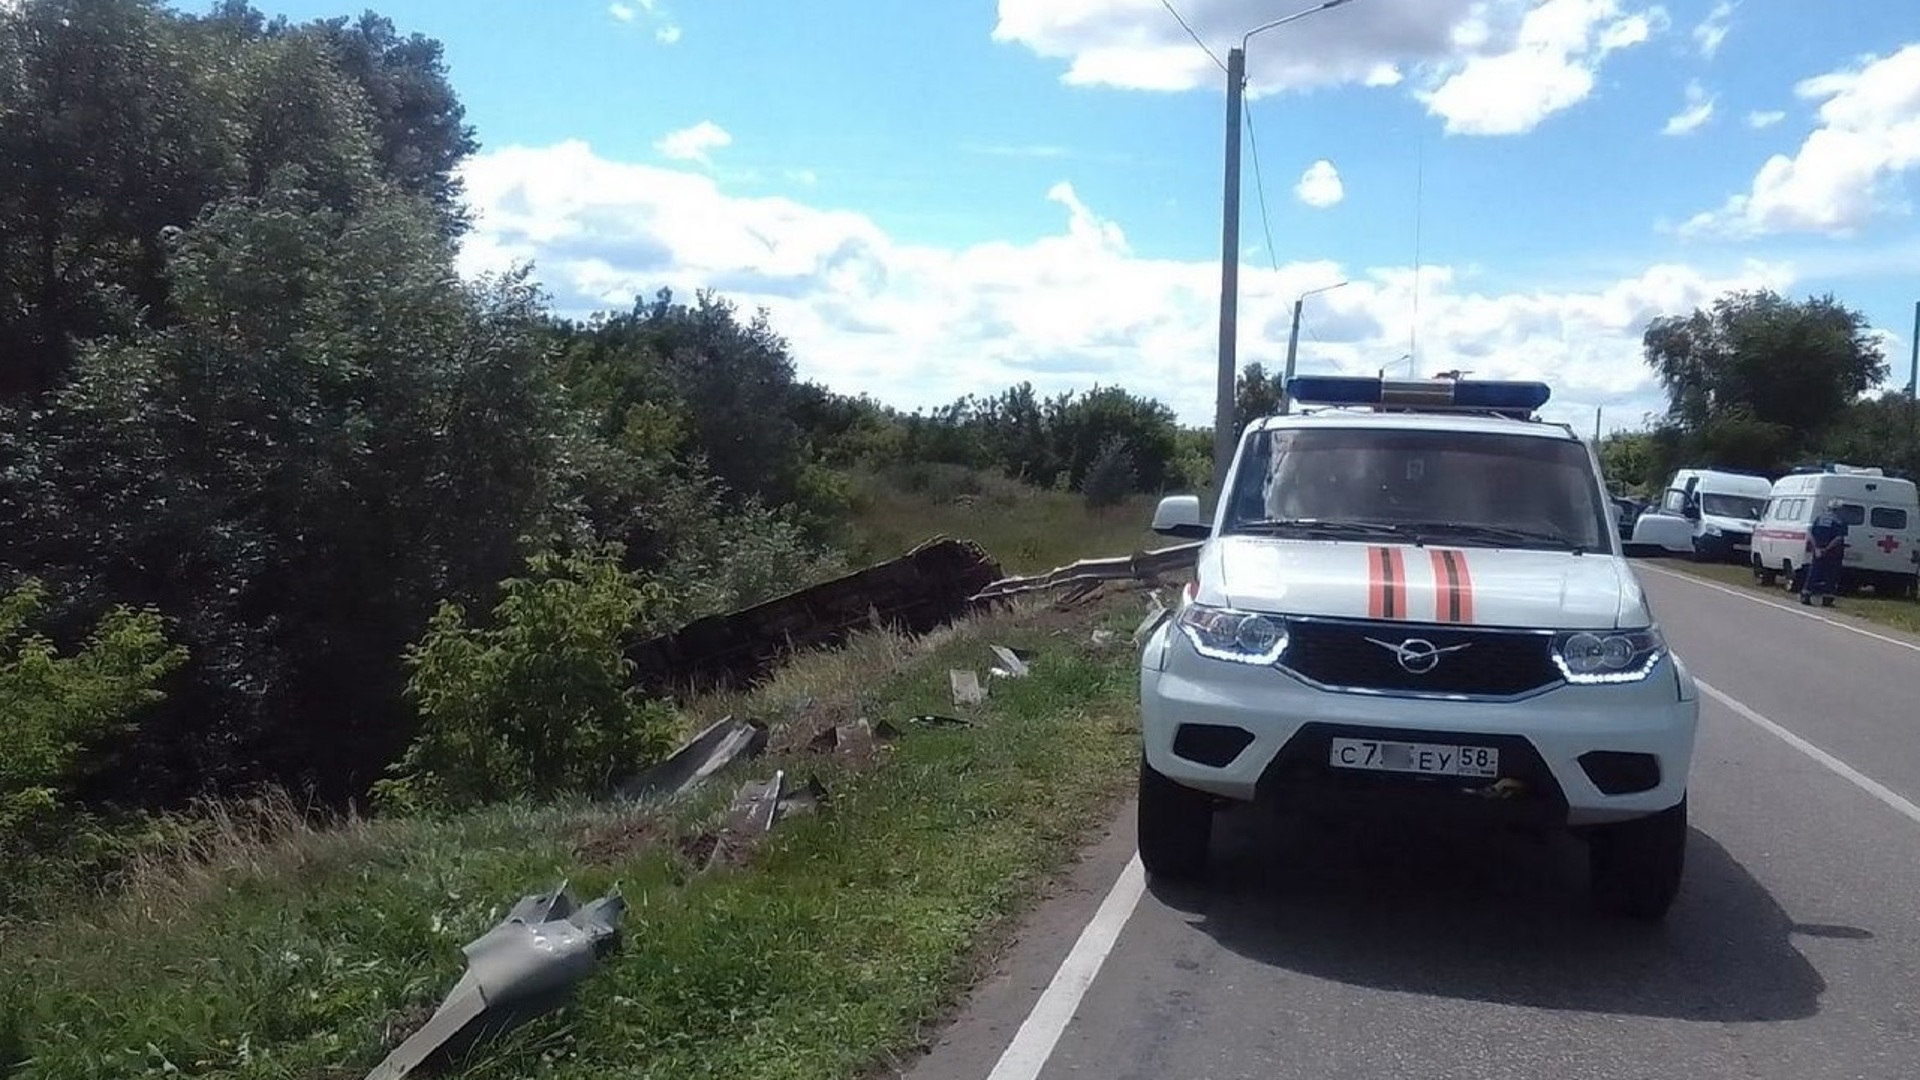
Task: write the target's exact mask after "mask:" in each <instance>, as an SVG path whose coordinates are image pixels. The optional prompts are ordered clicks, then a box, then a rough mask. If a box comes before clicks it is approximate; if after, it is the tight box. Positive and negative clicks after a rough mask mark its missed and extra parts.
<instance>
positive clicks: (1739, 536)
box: [1693, 529, 1753, 563]
mask: <svg viewBox="0 0 1920 1080" xmlns="http://www.w3.org/2000/svg"><path fill="white" fill-rule="evenodd" d="M1693 549H1694V551H1696V552H1698V553H1699V554H1700V555H1702V556H1704V557H1706V558H1713V559H1721V560H1725V561H1727V562H1737V563H1746V562H1747V561H1749V560H1750V559H1751V558H1752V553H1753V534H1752V533H1750V532H1736V531H1734V530H1731V529H1723V530H1721V531H1720V532H1719V533H1718V534H1714V533H1708V532H1701V533H1699V534H1698V535H1696V536H1695V537H1694V538H1693Z"/></svg>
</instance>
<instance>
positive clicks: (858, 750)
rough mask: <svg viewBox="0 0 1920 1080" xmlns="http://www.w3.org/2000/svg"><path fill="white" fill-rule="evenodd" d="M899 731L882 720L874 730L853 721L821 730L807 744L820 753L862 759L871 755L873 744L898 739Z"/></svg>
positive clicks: (864, 723) (862, 721)
mask: <svg viewBox="0 0 1920 1080" xmlns="http://www.w3.org/2000/svg"><path fill="white" fill-rule="evenodd" d="M899 734H900V731H899V729H897V728H895V727H894V726H893V725H892V724H889V723H887V722H886V721H884V720H882V721H881V722H880V727H879V728H875V727H873V726H872V725H870V724H868V723H867V722H866V721H865V720H854V721H851V722H849V723H845V724H835V725H834V726H832V727H830V728H822V729H821V731H820V734H818V735H815V736H814V737H813V740H812V741H811V742H809V743H808V744H807V747H808V748H809V749H811V750H816V751H819V752H821V753H829V754H842V755H845V756H847V757H852V758H864V757H866V756H868V755H869V754H871V753H873V750H874V746H875V744H876V743H877V742H878V741H880V740H882V739H888V738H895V737H898V736H899Z"/></svg>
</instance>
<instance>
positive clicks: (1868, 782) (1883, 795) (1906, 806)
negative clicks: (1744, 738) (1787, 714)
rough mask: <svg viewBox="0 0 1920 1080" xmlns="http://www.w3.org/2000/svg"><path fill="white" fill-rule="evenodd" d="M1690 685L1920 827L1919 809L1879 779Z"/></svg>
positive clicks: (1736, 704) (1720, 696) (1708, 688)
mask: <svg viewBox="0 0 1920 1080" xmlns="http://www.w3.org/2000/svg"><path fill="white" fill-rule="evenodd" d="M1693 683H1694V685H1695V686H1698V687H1699V688H1700V692H1701V693H1703V694H1705V695H1707V696H1708V697H1710V698H1712V699H1713V700H1715V701H1717V702H1719V703H1720V704H1722V705H1725V706H1726V707H1727V708H1729V709H1732V710H1733V711H1734V712H1735V713H1737V714H1738V715H1740V716H1741V717H1742V718H1744V719H1746V720H1748V721H1749V722H1751V723H1752V724H1754V725H1755V726H1757V727H1759V728H1760V729H1762V730H1763V731H1766V732H1768V733H1770V734H1772V735H1774V736H1776V737H1777V738H1779V739H1780V741H1781V742H1784V743H1786V744H1787V745H1788V746H1791V747H1793V748H1794V749H1795V750H1798V751H1800V752H1801V753H1803V754H1805V755H1807V756H1808V757H1810V758H1812V759H1813V760H1815V761H1817V762H1819V763H1820V764H1822V765H1825V766H1826V767H1827V768H1828V769H1831V770H1832V771H1833V772H1834V773H1836V774H1838V775H1839V777H1840V778H1841V779H1843V780H1845V781H1846V782H1848V783H1850V784H1852V785H1853V786H1854V787H1857V788H1859V789H1860V790H1861V791H1864V792H1866V793H1867V794H1869V795H1871V796H1873V797H1874V798H1876V799H1879V800H1880V801H1881V802H1883V803H1885V804H1886V805H1888V806H1890V807H1892V808H1893V809H1894V810H1895V811H1897V812H1899V813H1900V814H1901V815H1902V816H1904V817H1906V818H1908V819H1909V820H1911V821H1913V822H1914V823H1915V824H1920V806H1915V805H1914V804H1913V803H1911V802H1909V801H1907V800H1906V799H1904V798H1902V797H1901V796H1900V795H1898V794H1897V793H1895V792H1894V791H1893V790H1891V789H1890V788H1888V787H1887V786H1886V785H1885V784H1882V783H1881V782H1879V781H1878V780H1875V779H1874V778H1873V777H1871V776H1868V775H1867V774H1865V773H1863V772H1861V771H1860V770H1858V769H1856V768H1854V767H1853V766H1851V765H1849V764H1847V763H1846V762H1844V761H1841V760H1840V759H1839V758H1837V757H1834V756H1833V755H1832V754H1829V753H1827V752H1826V751H1825V750H1822V749H1820V748H1819V747H1817V746H1815V745H1813V744H1812V743H1810V742H1808V741H1807V740H1805V739H1803V738H1801V737H1800V736H1798V735H1795V734H1794V733H1793V732H1791V731H1788V730H1787V729H1786V728H1783V727H1781V726H1780V725H1779V724H1776V723H1774V722H1773V721H1771V720H1769V719H1767V718H1766V717H1764V716H1761V715H1760V714H1759V713H1757V712H1755V711H1753V709H1751V708H1749V707H1748V706H1746V705H1744V704H1742V703H1741V702H1739V701H1736V700H1734V699H1733V698H1730V697H1728V696H1727V695H1726V694H1724V693H1721V692H1720V691H1719V690H1716V689H1714V688H1713V687H1711V686H1708V685H1707V684H1706V683H1703V682H1701V681H1700V680H1699V679H1698V678H1695V679H1694V680H1693Z"/></svg>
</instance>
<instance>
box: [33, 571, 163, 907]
mask: <svg viewBox="0 0 1920 1080" xmlns="http://www.w3.org/2000/svg"><path fill="white" fill-rule="evenodd" d="M46 603H47V593H46V589H45V587H44V586H43V585H42V584H41V583H40V582H37V581H27V582H25V583H23V584H21V585H20V586H18V587H17V588H15V589H13V590H12V591H10V592H8V593H6V594H4V595H0V742H3V743H4V744H5V746H6V752H5V753H3V754H0V903H3V904H6V905H7V906H11V905H12V904H13V903H14V902H17V901H19V900H21V899H22V898H23V897H24V896H25V895H26V893H27V891H28V890H29V889H30V888H31V887H32V886H33V885H35V884H36V883H37V882H39V881H40V880H41V879H42V876H43V874H45V873H46V872H47V869H46V867H44V866H42V865H40V863H41V862H42V860H48V859H62V858H68V857H72V856H74V855H76V854H83V853H82V852H79V851H77V850H76V849H77V848H79V847H81V846H82V845H83V844H84V842H85V841H86V839H87V833H88V828H87V825H86V823H85V821H84V820H82V819H81V818H79V817H78V816H77V815H76V813H75V808H74V807H73V806H72V805H70V804H71V802H72V796H73V794H74V791H75V789H76V787H77V786H78V785H79V783H80V781H81V779H82V778H83V774H84V772H85V771H86V770H87V768H88V765H89V762H90V759H92V758H93V757H94V756H96V755H97V752H98V750H99V748H100V745H101V744H102V743H103V742H105V741H107V740H109V739H113V738H119V737H124V736H126V735H127V734H129V733H130V732H131V731H132V729H133V725H134V722H135V720H136V719H138V717H139V715H140V714H141V713H142V712H143V711H144V710H146V709H148V708H149V707H151V706H152V705H154V704H156V703H157V702H159V701H160V700H161V692H160V685H161V682H162V680H164V679H165V678H166V677H167V676H168V675H169V674H171V673H172V672H173V671H174V669H176V668H178V667H179V666H180V664H181V663H182V662H183V661H184V660H185V659H186V653H185V650H183V649H181V648H179V647H178V646H171V645H169V644H168V643H167V641H166V637H165V634H164V632H163V629H162V626H161V621H160V617H159V616H158V615H157V614H156V613H154V612H152V611H137V610H133V609H130V608H126V607H115V608H113V609H112V610H110V611H108V612H107V613H106V615H105V616H104V617H103V618H102V619H101V620H100V621H99V623H98V624H97V625H96V626H95V627H94V628H93V629H92V630H91V632H89V633H88V634H87V637H86V640H85V642H84V643H83V645H82V646H81V647H80V648H79V649H78V650H76V651H73V652H71V653H70V654H69V655H65V656H62V655H61V654H60V650H59V649H58V648H57V647H56V646H55V644H54V642H53V641H52V640H50V639H49V638H48V637H46V636H45V635H44V634H43V633H41V632H40V630H39V629H38V628H37V627H36V626H35V623H37V622H38V621H40V620H41V618H42V616H43V614H44V610H45V607H46Z"/></svg>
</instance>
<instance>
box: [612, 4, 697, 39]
mask: <svg viewBox="0 0 1920 1080" xmlns="http://www.w3.org/2000/svg"><path fill="white" fill-rule="evenodd" d="M607 14H609V15H611V16H613V18H614V19H615V21H617V22H622V23H629V24H631V23H637V22H641V21H645V22H647V23H649V24H651V25H652V26H653V39H654V40H655V41H658V42H659V43H660V44H662V45H671V44H673V43H674V42H676V41H679V40H680V24H678V23H676V22H674V21H673V17H672V16H671V15H669V14H667V9H666V5H664V4H662V3H661V2H660V0H614V2H613V3H611V4H609V5H607Z"/></svg>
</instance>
